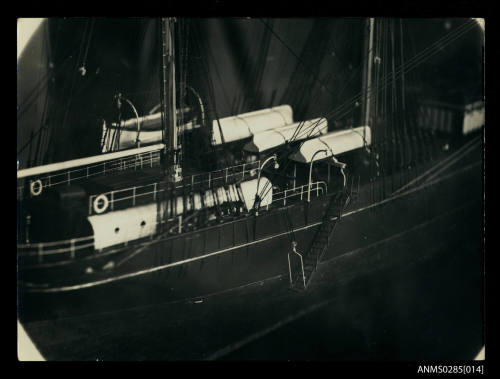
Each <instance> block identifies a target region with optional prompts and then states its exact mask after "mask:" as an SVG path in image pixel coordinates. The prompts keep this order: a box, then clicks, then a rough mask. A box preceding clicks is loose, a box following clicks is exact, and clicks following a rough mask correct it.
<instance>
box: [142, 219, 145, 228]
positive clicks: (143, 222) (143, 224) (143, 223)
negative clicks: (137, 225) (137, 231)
mask: <svg viewBox="0 0 500 379" xmlns="http://www.w3.org/2000/svg"><path fill="white" fill-rule="evenodd" d="M145 226H146V221H144V220H142V222H141V227H143V228H144V227H145Z"/></svg>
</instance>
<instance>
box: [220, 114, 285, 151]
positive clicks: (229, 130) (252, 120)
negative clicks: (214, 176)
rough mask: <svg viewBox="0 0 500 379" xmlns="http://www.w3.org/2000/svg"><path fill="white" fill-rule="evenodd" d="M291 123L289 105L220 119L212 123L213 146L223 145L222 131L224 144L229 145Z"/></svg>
mask: <svg viewBox="0 0 500 379" xmlns="http://www.w3.org/2000/svg"><path fill="white" fill-rule="evenodd" d="M291 123H293V114H292V108H291V107H290V106H289V105H280V106H278V107H273V108H266V109H261V110H258V111H253V112H248V113H242V114H239V115H236V116H230V117H224V118H220V119H219V121H218V122H217V120H214V121H213V122H212V131H213V141H212V144H213V145H220V144H222V137H221V130H222V136H223V137H224V143H227V142H234V141H238V140H241V139H244V138H248V137H251V136H253V135H254V134H256V133H259V132H262V131H264V130H269V129H274V128H279V127H283V126H286V125H290V124H291ZM219 124H220V128H219Z"/></svg>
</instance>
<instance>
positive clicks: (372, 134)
mask: <svg viewBox="0 0 500 379" xmlns="http://www.w3.org/2000/svg"><path fill="white" fill-rule="evenodd" d="M98 21H99V20H98ZM48 22H49V21H47V20H45V21H42V22H41V24H42V26H41V27H39V28H38V31H40V30H43V28H44V27H45V26H46V25H45V24H47V23H48ZM60 22H62V21H60ZM95 22H96V21H95V20H91V21H89V20H87V21H86V23H85V31H84V34H83V35H84V36H87V37H86V38H87V39H86V41H87V42H88V41H90V39H91V38H90V37H88V36H90V33H91V32H92V28H93V27H94V23H95ZM100 22H102V20H100ZM150 22H152V23H154V25H155V27H156V28H157V30H158V31H159V33H158V36H157V38H158V39H159V41H160V42H161V54H159V55H160V57H159V58H160V62H159V68H160V70H159V75H158V82H159V83H160V84H159V90H158V94H159V96H158V98H157V100H158V103H157V104H156V105H155V106H154V107H152V109H151V111H150V112H149V113H142V114H140V112H139V111H138V107H137V106H136V102H135V100H134V99H133V97H132V96H130V95H129V94H127V93H125V92H118V91H116V92H115V93H114V96H113V97H112V99H109V100H110V101H109V104H110V105H109V109H110V111H109V112H108V114H106V115H105V116H103V117H102V119H100V121H99V123H98V126H97V127H95V128H94V129H93V130H96V131H95V132H93V133H90V132H88V133H87V134H88V135H89V136H90V138H93V139H94V144H95V146H96V151H95V152H96V153H95V154H93V155H90V156H81V157H78V158H76V159H70V160H63V161H56V162H52V163H51V162H43V164H36V163H37V162H33V160H31V162H30V158H28V159H24V162H21V163H20V161H19V156H21V155H22V154H25V155H26V154H27V151H28V150H29V154H27V156H28V157H32V156H39V150H41V149H42V147H43V144H44V137H43V136H42V135H43V133H44V132H45V131H46V130H47V128H46V127H43V128H41V129H40V130H39V131H38V132H37V133H33V132H32V133H31V135H29V137H30V138H29V140H23V141H21V142H22V143H21V145H22V149H20V153H19V156H18V171H17V179H18V180H17V207H18V208H17V209H18V220H17V221H18V227H17V257H18V267H17V268H18V288H19V304H20V308H19V312H20V314H21V313H22V312H23V309H25V308H29V306H30V304H31V303H36V304H40V303H39V302H41V303H43V302H44V301H49V300H48V299H51V298H54V297H57V296H60V295H63V296H66V297H67V296H71V295H72V294H74V293H86V294H88V297H89V298H92V297H93V296H94V295H93V294H96V293H103V291H110V292H109V293H110V294H112V292H113V291H115V290H116V291H120V288H124V286H126V285H127V284H128V283H134V284H135V285H141V283H145V284H147V283H151V282H157V283H161V288H163V289H164V290H165V291H166V292H168V293H169V296H170V298H172V299H180V298H185V297H196V296H203V295H204V294H208V293H211V292H215V291H220V290H225V289H229V288H234V287H237V286H241V285H244V284H247V283H252V282H257V281H261V280H265V279H266V278H271V277H276V276H278V275H281V276H283V277H284V278H286V283H287V285H289V286H290V287H291V288H292V289H294V290H297V291H307V288H308V285H309V283H310V282H311V281H313V280H314V274H315V272H316V271H317V268H318V264H319V262H321V261H325V260H329V259H333V258H335V257H338V256H341V255H343V254H346V253H348V252H350V251H353V250H356V249H360V248H363V247H364V246H368V245H369V244H373V243H375V242H376V241H378V240H383V239H384V238H387V237H390V236H391V235H394V234H397V233H399V232H401V231H403V230H405V229H408V228H411V227H412V226H413V225H417V224H418V223H419V222H424V221H425V220H426V219H429V218H432V217H433V216H437V215H439V214H440V213H443V212H446V211H449V210H450V209H455V208H457V207H460V206H464V205H468V204H470V203H471V201H472V202H474V204H480V199H481V194H477V193H476V192H474V190H473V189H470V183H471V182H473V181H475V182H480V181H481V153H480V151H481V143H482V126H483V125H484V103H483V102H482V99H475V100H476V101H475V102H473V101H471V102H470V103H469V104H467V106H456V105H455V106H452V105H449V104H443V103H439V102H436V101H435V102H432V101H427V102H425V101H423V102H419V103H418V104H415V103H416V102H415V101H414V100H415V99H414V98H412V97H411V96H408V95H407V98H406V99H405V93H406V94H407V93H408V91H407V90H406V92H405V88H404V86H405V85H406V86H408V85H409V84H408V83H409V82H410V73H411V71H412V70H413V69H414V68H416V67H418V66H419V65H421V64H422V63H423V62H424V61H426V60H428V59H429V58H430V57H432V56H434V55H438V54H439V53H440V52H441V51H442V50H443V47H445V46H448V45H452V44H453V43H454V42H455V41H457V40H459V39H460V38H462V37H463V36H464V35H467V33H470V32H471V31H475V32H476V33H481V29H480V27H479V26H478V24H477V22H476V21H474V20H461V23H459V24H458V26H457V27H455V28H453V29H451V30H450V31H449V32H447V33H445V34H444V36H442V37H441V38H439V39H438V40H437V41H436V42H435V43H433V44H432V45H430V46H428V47H426V48H425V49H423V50H421V51H420V52H418V53H416V54H415V55H413V56H411V57H410V58H407V57H404V56H403V51H402V48H403V24H402V22H400V21H398V20H386V19H380V20H379V19H377V20H375V19H368V20H367V21H366V22H365V21H363V22H361V23H360V24H359V25H361V26H362V31H361V33H360V36H362V37H363V38H364V49H363V51H362V55H363V59H362V60H361V65H362V72H361V75H360V76H361V80H360V81H361V83H360V84H361V86H360V90H359V91H357V92H354V94H353V95H352V96H350V97H349V98H348V99H347V101H346V99H343V100H342V101H341V102H340V105H339V104H337V105H335V104H334V105H333V106H332V105H331V106H330V107H329V108H324V109H322V110H321V111H318V112H317V113H316V114H314V115H313V117H303V115H304V114H306V115H307V112H303V111H299V112H297V110H296V108H301V104H302V103H301V102H303V97H304V96H306V97H307V96H312V95H311V92H308V91H309V90H308V89H307V88H300V89H299V88H296V91H298V92H300V93H301V95H302V98H300V99H299V100H297V101H296V103H293V102H290V103H285V102H283V103H278V104H273V103H272V102H271V105H270V106H268V107H262V108H253V109H251V108H250V109H246V110H245V111H243V112H235V113H233V114H231V115H227V116H224V117H219V116H218V112H217V108H216V107H215V106H214V104H215V102H214V99H213V96H212V97H211V96H206V92H207V91H204V95H201V94H200V91H199V90H198V89H197V88H194V86H192V85H190V84H188V80H187V79H186V74H189V72H187V71H188V70H187V69H186V68H185V67H186V61H187V60H189V59H190V58H189V54H188V48H187V43H184V42H183V41H185V39H183V38H185V35H186V33H188V32H189V26H190V25H192V24H193V23H195V22H197V21H190V22H188V21H187V20H184V19H173V18H165V19H160V20H153V21H150ZM212 22H214V21H212ZM242 22H247V23H254V24H255V23H257V24H263V26H264V30H265V31H266V32H267V33H268V34H269V33H271V37H275V35H274V34H276V32H275V31H274V29H273V28H272V25H271V24H272V23H269V21H262V20H243V21H242ZM286 22H288V23H294V22H295V23H298V22H299V21H297V20H287V21H286ZM318 22H319V24H318V25H319V26H317V28H318V29H319V31H320V32H325V31H328V28H327V27H328V26H329V25H330V24H329V22H330V21H326V20H319V21H318ZM261 26H262V25H261ZM85 33H87V34H85ZM193 33H194V32H193ZM40 38H43V36H42V37H40ZM278 41H280V39H278ZM88 43H89V44H90V42H88ZM307 43H311V41H307V42H306V44H307ZM316 43H317V44H319V45H321V42H316ZM399 43H400V45H399ZM314 46H316V45H314ZM398 46H399V47H398ZM323 47H324V46H323ZM264 48H265V49H267V50H269V49H270V46H269V45H267V46H265V47H263V49H264ZM310 48H311V47H310ZM324 48H326V47H324ZM267 50H266V51H267ZM87 52H88V45H86V47H85V46H83V47H81V48H80V53H82V56H83V57H84V58H83V59H82V60H81V61H80V62H77V63H78V64H77V67H76V68H75V71H76V72H77V73H76V74H75V75H76V76H77V79H78V76H80V77H83V76H85V74H86V70H87V67H86V66H85V64H81V63H82V61H83V62H85V57H86V55H87ZM214 52H215V53H216V52H217V50H214ZM79 57H80V55H79ZM18 59H20V61H22V60H23V59H27V58H26V57H25V56H23V55H21V56H20V57H19V56H18ZM205 63H206V62H205ZM202 66H203V64H202ZM317 67H319V63H318V65H317ZM204 68H205V70H206V71H204V72H203V73H204V75H205V76H206V77H210V76H211V71H210V69H207V68H206V67H204ZM302 70H303V71H307V70H305V69H303V68H302ZM252 75H253V76H251V80H256V78H257V77H261V76H262V72H261V73H259V72H255V70H254V71H253V72H252ZM302 75H305V74H302ZM298 77H300V75H299V74H297V75H295V77H294V78H295V79H297V78H298ZM310 77H312V78H313V79H312V81H311V79H310ZM218 78H219V79H220V80H222V81H223V80H224V79H223V78H221V77H220V76H218ZM314 78H316V79H314ZM77 79H75V81H74V82H73V84H74V83H77ZM306 79H307V80H303V82H306V83H309V84H310V85H311V87H314V86H320V87H321V88H322V90H323V93H325V97H328V96H330V95H329V94H328V93H326V92H325V88H324V87H323V84H321V83H319V84H318V81H319V79H318V77H317V76H316V74H315V73H314V72H311V73H309V72H308V73H307V75H306ZM207 80H212V79H207ZM297 80H298V79H297ZM405 80H406V83H405ZM311 83H312V84H311ZM56 84H57V83H56ZM209 84H211V86H212V92H211V94H212V95H213V83H211V82H209ZM292 84H293V83H292ZM54 85H55V84H54ZM208 87H209V88H210V85H209V86H208ZM208 92H209V94H210V91H208ZM339 92H341V91H340V90H339ZM316 94H317V92H316ZM297 96H298V94H297V93H296V94H295V97H296V98H297ZM289 98H293V97H289ZM22 100H24V99H22ZM477 100H479V101H477ZM273 101H275V100H273ZM308 101H311V99H309V100H308ZM314 101H317V102H318V103H321V104H323V103H324V101H323V100H322V99H313V100H312V102H314ZM412 102H413V103H412ZM73 108H74V107H73ZM73 108H72V109H73ZM302 108H304V107H303V106H302ZM21 109H22V107H21ZM66 112H69V111H67V110H66ZM297 113H298V114H299V118H297V115H296V114H297ZM401 115H402V116H401ZM19 117H20V116H19V112H18V119H19ZM64 117H66V119H67V117H69V116H68V114H67V113H64ZM64 117H63V122H64V121H65V120H66V119H65V118H64ZM346 120H347V121H346ZM88 130H90V128H89V129H88ZM25 135H26V134H25ZM50 141H54V139H52V140H50ZM77 143H78V141H77ZM41 146H42V147H41ZM21 153H22V154H21ZM29 166H31V167H29ZM471 176H472V177H473V178H474V179H471ZM457 188H459V189H460V190H457ZM474 188H476V187H474ZM447 193H449V194H453V196H447V195H446V194H447ZM443 194H444V196H443ZM409 199H410V200H412V201H409ZM422 203H425V204H427V205H426V206H424V207H422ZM429 204H433V205H432V206H430V205H429ZM423 208H425V212H423ZM395 213H406V214H407V215H408V216H407V222H405V223H401V222H395V221H390V220H391V217H390V215H391V214H395ZM380 223H383V225H384V227H383V228H380ZM377 228H379V229H378V230H379V232H378V233H376V234H377V237H376V240H366V237H364V235H366V233H365V232H366V231H367V230H372V231H373V230H375V229H377ZM106 293H108V292H106ZM110 296H112V295H110ZM40 299H43V300H40ZM45 304H49V303H45ZM21 317H22V315H21Z"/></svg>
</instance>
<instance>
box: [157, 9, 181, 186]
mask: <svg viewBox="0 0 500 379" xmlns="http://www.w3.org/2000/svg"><path fill="white" fill-rule="evenodd" d="M174 23H175V18H172V17H169V18H162V20H161V32H162V49H163V50H162V96H163V101H162V116H163V118H164V130H165V132H164V134H163V138H164V139H166V141H164V142H165V155H166V162H165V163H166V174H167V178H168V181H170V182H178V181H180V180H181V179H182V168H181V166H180V162H179V153H180V147H179V145H178V128H177V115H176V109H177V106H176V98H175V55H174V54H175V50H174Z"/></svg>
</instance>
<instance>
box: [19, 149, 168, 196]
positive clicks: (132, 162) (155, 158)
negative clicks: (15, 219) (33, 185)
mask: <svg viewBox="0 0 500 379" xmlns="http://www.w3.org/2000/svg"><path fill="white" fill-rule="evenodd" d="M138 161H139V162H140V163H139V164H138V163H137V162H138ZM159 162H160V153H159V152H158V151H155V152H153V151H151V152H146V153H143V154H138V155H136V156H134V157H126V158H119V159H116V160H112V161H107V162H103V163H99V164H96V165H91V166H86V167H83V168H79V169H76V170H68V171H64V172H61V173H57V174H54V175H46V176H43V177H41V178H40V179H39V180H40V182H41V183H42V184H41V186H42V188H46V187H49V188H50V187H53V186H56V185H59V184H66V183H67V184H70V183H71V182H72V181H75V180H80V179H88V178H90V177H92V176H96V175H105V174H106V173H109V172H113V171H123V170H126V169H129V168H134V169H137V168H138V167H139V168H144V166H150V167H151V168H152V167H155V166H156V165H157V163H159ZM96 168H102V169H100V170H99V171H98V172H92V171H95V169H96ZM78 172H79V173H83V175H80V176H76V177H75V176H71V174H72V173H78ZM59 177H62V178H63V179H62V180H60V181H55V180H54V178H59ZM23 188H24V186H22V185H21V186H18V187H17V190H18V193H17V195H18V198H22V194H23Z"/></svg>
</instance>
